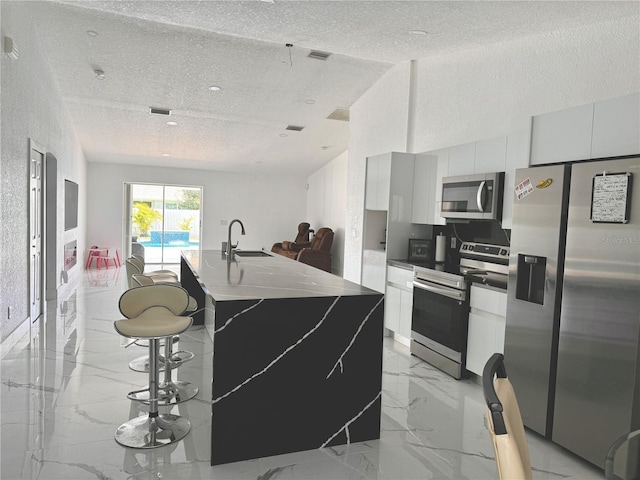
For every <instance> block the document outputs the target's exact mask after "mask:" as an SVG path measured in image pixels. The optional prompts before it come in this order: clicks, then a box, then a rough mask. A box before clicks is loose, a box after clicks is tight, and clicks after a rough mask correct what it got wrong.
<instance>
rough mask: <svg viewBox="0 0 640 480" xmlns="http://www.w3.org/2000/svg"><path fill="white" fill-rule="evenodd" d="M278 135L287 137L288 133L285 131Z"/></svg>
mask: <svg viewBox="0 0 640 480" xmlns="http://www.w3.org/2000/svg"><path fill="white" fill-rule="evenodd" d="M280 136H281V137H288V136H289V135H287V134H286V133H281V134H280Z"/></svg>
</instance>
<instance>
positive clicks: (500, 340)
mask: <svg viewBox="0 0 640 480" xmlns="http://www.w3.org/2000/svg"><path fill="white" fill-rule="evenodd" d="M470 304H471V311H470V312H469V330H468V337H467V365H466V367H467V370H469V371H470V372H473V373H475V374H476V375H480V376H481V375H482V370H483V369H484V365H485V363H487V360H489V357H491V355H493V354H494V353H496V352H499V353H503V352H504V330H505V325H506V317H507V292H506V291H504V290H498V289H496V288H494V287H487V286H476V285H472V286H471V299H470Z"/></svg>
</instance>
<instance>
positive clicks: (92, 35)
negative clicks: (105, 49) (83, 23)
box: [87, 30, 98, 37]
mask: <svg viewBox="0 0 640 480" xmlns="http://www.w3.org/2000/svg"><path fill="white" fill-rule="evenodd" d="M87 35H89V36H90V37H97V36H98V32H96V31H94V30H87Z"/></svg>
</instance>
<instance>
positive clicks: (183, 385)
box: [127, 380, 198, 405]
mask: <svg viewBox="0 0 640 480" xmlns="http://www.w3.org/2000/svg"><path fill="white" fill-rule="evenodd" d="M197 394H198V387H197V386H196V385H193V384H192V383H189V382H181V381H179V380H176V381H173V382H170V383H169V384H168V385H167V384H166V383H161V384H160V385H159V386H158V403H159V404H160V405H177V404H178V403H182V402H186V401H187V400H191V399H192V398H194V397H195V396H196V395H197ZM149 397H150V395H149V388H148V387H147V388H144V389H142V390H135V391H133V392H129V393H128V394H127V398H128V399H129V400H134V401H136V402H140V403H144V404H145V405H148V404H149Z"/></svg>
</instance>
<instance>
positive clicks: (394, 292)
mask: <svg viewBox="0 0 640 480" xmlns="http://www.w3.org/2000/svg"><path fill="white" fill-rule="evenodd" d="M412 310H413V270H408V269H406V268H401V267H393V266H388V267H387V285H386V289H385V296H384V326H385V328H387V329H389V330H391V331H393V332H394V333H397V334H399V335H401V336H403V337H404V338H406V339H407V340H408V339H410V338H411V313H412Z"/></svg>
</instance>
